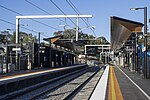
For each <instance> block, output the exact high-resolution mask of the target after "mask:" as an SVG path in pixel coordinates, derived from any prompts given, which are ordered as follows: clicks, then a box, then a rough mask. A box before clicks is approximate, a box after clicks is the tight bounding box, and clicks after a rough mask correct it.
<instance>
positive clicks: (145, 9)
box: [130, 7, 148, 78]
mask: <svg viewBox="0 0 150 100" xmlns="http://www.w3.org/2000/svg"><path fill="white" fill-rule="evenodd" d="M140 9H143V10H144V78H148V77H147V7H143V8H130V10H140Z"/></svg>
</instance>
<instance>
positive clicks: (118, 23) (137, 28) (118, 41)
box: [111, 16, 143, 50]
mask: <svg viewBox="0 0 150 100" xmlns="http://www.w3.org/2000/svg"><path fill="white" fill-rule="evenodd" d="M142 27H143V24H142V23H139V22H135V21H131V20H127V19H123V18H119V17H115V16H111V49H112V50H117V49H120V48H121V47H122V46H123V44H124V43H125V42H126V41H127V39H128V38H129V36H130V35H131V34H132V33H134V32H141V30H142Z"/></svg>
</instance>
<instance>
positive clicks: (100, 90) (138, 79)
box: [90, 65, 150, 100]
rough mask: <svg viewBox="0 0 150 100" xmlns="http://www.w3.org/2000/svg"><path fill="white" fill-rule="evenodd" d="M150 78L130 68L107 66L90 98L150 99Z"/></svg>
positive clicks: (109, 99) (92, 99)
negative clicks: (145, 77)
mask: <svg viewBox="0 0 150 100" xmlns="http://www.w3.org/2000/svg"><path fill="white" fill-rule="evenodd" d="M149 85H150V79H144V78H143V75H141V74H139V73H136V72H131V71H129V69H128V68H123V67H119V66H111V65H110V66H107V67H106V70H105V72H104V74H103V76H102V78H101V80H100V81H99V83H98V85H97V86H96V88H95V90H94V92H93V94H92V96H91V98H90V100H150V87H149Z"/></svg>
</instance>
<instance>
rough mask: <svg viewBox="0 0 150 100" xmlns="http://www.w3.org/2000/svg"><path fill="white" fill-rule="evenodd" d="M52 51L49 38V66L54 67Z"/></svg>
mask: <svg viewBox="0 0 150 100" xmlns="http://www.w3.org/2000/svg"><path fill="white" fill-rule="evenodd" d="M51 55H52V51H51V39H50V40H49V68H51V67H52V56H51Z"/></svg>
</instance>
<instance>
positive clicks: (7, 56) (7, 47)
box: [6, 37, 8, 73]
mask: <svg viewBox="0 0 150 100" xmlns="http://www.w3.org/2000/svg"><path fill="white" fill-rule="evenodd" d="M6 73H8V41H7V37H6Z"/></svg>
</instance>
